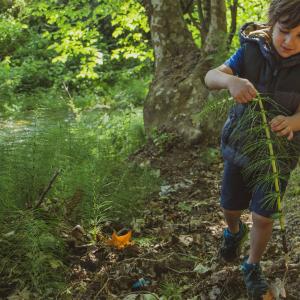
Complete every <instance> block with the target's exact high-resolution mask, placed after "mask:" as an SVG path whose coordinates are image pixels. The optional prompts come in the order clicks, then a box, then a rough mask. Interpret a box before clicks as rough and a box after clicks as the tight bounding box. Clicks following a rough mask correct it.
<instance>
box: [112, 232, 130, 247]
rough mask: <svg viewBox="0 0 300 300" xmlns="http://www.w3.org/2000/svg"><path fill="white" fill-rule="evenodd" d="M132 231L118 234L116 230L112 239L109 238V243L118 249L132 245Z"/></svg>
mask: <svg viewBox="0 0 300 300" xmlns="http://www.w3.org/2000/svg"><path fill="white" fill-rule="evenodd" d="M131 236H132V232H131V230H129V231H128V232H127V233H126V234H124V235H117V233H116V232H115V231H114V232H113V234H112V237H111V239H110V240H108V242H107V243H108V244H109V245H111V246H114V247H116V248H117V249H123V248H125V247H126V246H129V245H132V244H133V243H132V241H131Z"/></svg>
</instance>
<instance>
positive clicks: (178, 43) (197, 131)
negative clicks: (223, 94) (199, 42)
mask: <svg viewBox="0 0 300 300" xmlns="http://www.w3.org/2000/svg"><path fill="white" fill-rule="evenodd" d="M206 1H207V0H206ZM211 1H212V3H211V12H213V13H214V14H218V16H214V15H213V14H211V16H210V17H209V18H210V19H211V20H212V21H213V22H214V24H213V25H212V24H210V27H209V31H208V37H207V40H206V44H205V47H207V48H206V49H205V51H213V50H215V49H218V46H219V45H217V43H216V41H215V39H213V38H212V36H213V32H212V30H214V29H215V30H219V28H220V27H222V26H224V24H225V25H226V21H225V23H224V21H223V22H222V20H221V19H222V18H223V17H224V15H223V12H224V11H223V8H224V7H225V3H224V0H219V1H217V0H211ZM214 1H215V2H218V3H220V1H221V2H222V3H223V4H224V6H222V5H221V6H220V5H218V7H216V5H215V2H214ZM143 2H144V5H145V8H146V10H147V14H148V16H150V18H149V20H150V30H151V38H152V45H153V49H154V56H155V72H154V79H153V81H152V84H151V86H150V90H149V93H148V96H147V98H146V101H145V106H144V123H145V129H146V132H147V134H150V135H151V132H152V130H153V129H157V130H165V131H168V132H175V133H177V134H179V135H181V136H182V137H183V138H184V139H185V141H187V142H189V143H195V142H200V141H201V139H202V138H203V135H204V133H205V131H206V127H207V126H206V125H205V124H200V123H199V122H197V120H196V119H197V118H196V116H197V114H198V113H199V112H200V111H201V108H202V107H203V104H204V102H205V100H206V98H207V95H208V90H207V89H206V87H205V85H204V83H203V77H204V74H205V73H206V71H207V69H208V68H209V66H208V64H207V60H206V59H205V56H202V55H201V51H200V49H199V48H197V46H196V45H195V43H194V41H193V38H192V35H191V33H190V32H189V30H188V28H187V25H186V23H185V21H184V18H183V12H182V9H181V5H180V0H144V1H143ZM222 30H223V31H224V29H223V28H222ZM225 30H226V29H225ZM214 47H215V48H214Z"/></svg>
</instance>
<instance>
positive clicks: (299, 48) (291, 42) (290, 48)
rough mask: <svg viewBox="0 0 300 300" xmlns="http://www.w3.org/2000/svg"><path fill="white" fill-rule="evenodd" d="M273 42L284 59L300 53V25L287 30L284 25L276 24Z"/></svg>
mask: <svg viewBox="0 0 300 300" xmlns="http://www.w3.org/2000/svg"><path fill="white" fill-rule="evenodd" d="M272 42H273V45H274V48H275V49H276V51H277V52H278V54H279V55H280V56H281V57H283V58H287V57H290V56H292V55H295V54H298V53H300V25H298V26H297V27H295V28H292V29H287V28H286V27H285V26H284V25H283V24H282V23H280V22H276V23H275V25H274V27H273V35H272Z"/></svg>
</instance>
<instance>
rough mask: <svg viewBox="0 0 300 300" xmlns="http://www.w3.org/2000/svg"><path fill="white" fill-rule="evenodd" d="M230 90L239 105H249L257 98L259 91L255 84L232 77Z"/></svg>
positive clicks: (229, 83) (229, 84) (229, 85)
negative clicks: (248, 103)
mask: <svg viewBox="0 0 300 300" xmlns="http://www.w3.org/2000/svg"><path fill="white" fill-rule="evenodd" d="M228 90H229V92H230V94H231V96H232V97H233V98H234V99H235V101H236V102H238V103H247V102H249V101H251V100H252V99H253V98H255V97H256V94H257V91H256V89H255V87H254V86H253V84H252V83H251V82H250V81H249V80H248V79H244V78H239V77H236V76H232V77H231V78H230V80H229V82H228Z"/></svg>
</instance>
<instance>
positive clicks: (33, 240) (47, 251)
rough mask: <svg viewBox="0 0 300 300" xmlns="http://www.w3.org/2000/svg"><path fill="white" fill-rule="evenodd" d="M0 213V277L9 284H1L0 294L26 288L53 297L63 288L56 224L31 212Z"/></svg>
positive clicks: (63, 280) (61, 251) (63, 278)
mask: <svg viewBox="0 0 300 300" xmlns="http://www.w3.org/2000/svg"><path fill="white" fill-rule="evenodd" d="M12 200H13V199H12ZM0 212H1V213H0V241H1V242H0V276H1V279H2V282H3V283H4V282H6V283H9V284H7V285H1V287H0V293H1V295H2V296H3V295H8V294H6V293H9V291H10V289H9V287H11V286H14V287H17V288H18V289H20V290H21V289H23V288H25V287H28V288H30V290H31V291H33V292H34V293H36V296H37V295H39V294H40V295H44V297H49V296H53V292H58V291H59V290H61V289H62V288H63V287H64V286H65V276H66V273H65V271H66V267H65V265H64V263H63V261H62V260H63V259H64V256H65V250H64V243H63V242H62V241H61V239H60V238H59V237H58V233H57V222H54V220H53V219H50V218H49V216H48V217H47V216H46V215H43V219H42V218H41V215H39V213H38V212H35V211H29V210H26V211H20V210H15V211H9V212H8V211H7V210H2V209H1V210H0Z"/></svg>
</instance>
